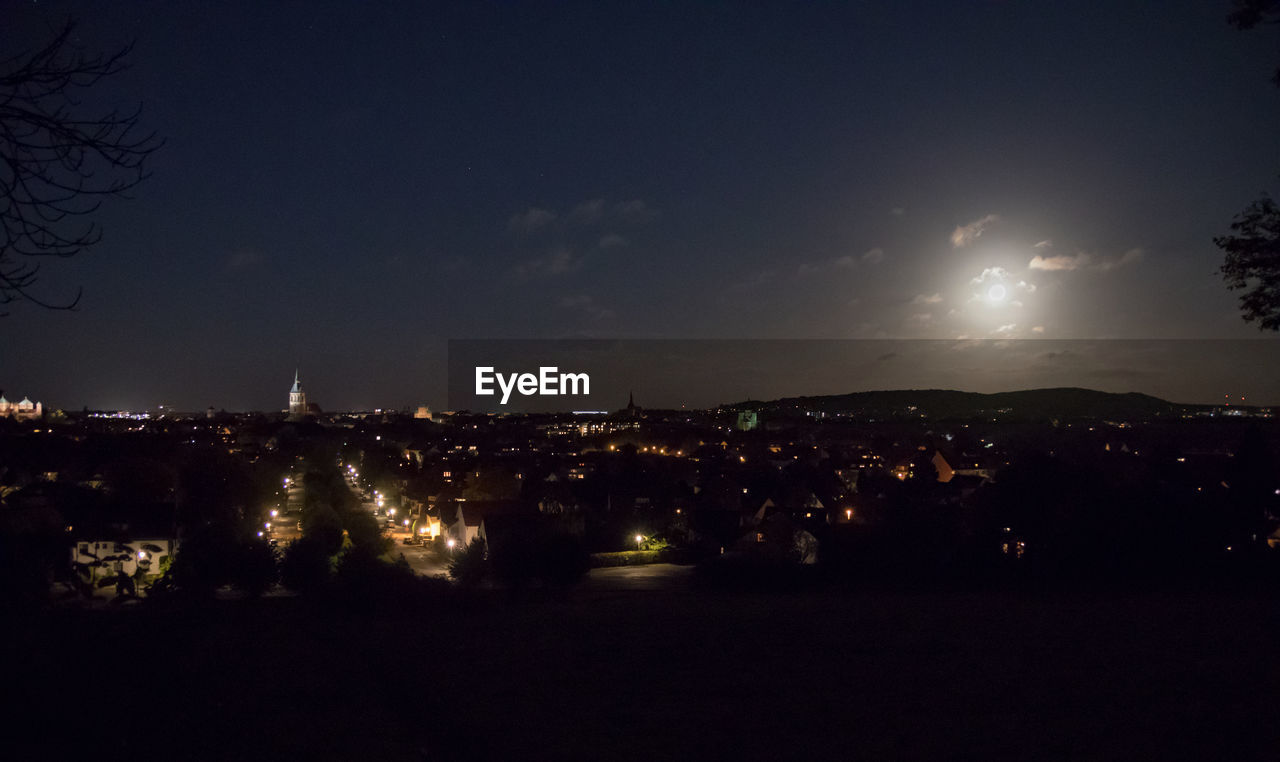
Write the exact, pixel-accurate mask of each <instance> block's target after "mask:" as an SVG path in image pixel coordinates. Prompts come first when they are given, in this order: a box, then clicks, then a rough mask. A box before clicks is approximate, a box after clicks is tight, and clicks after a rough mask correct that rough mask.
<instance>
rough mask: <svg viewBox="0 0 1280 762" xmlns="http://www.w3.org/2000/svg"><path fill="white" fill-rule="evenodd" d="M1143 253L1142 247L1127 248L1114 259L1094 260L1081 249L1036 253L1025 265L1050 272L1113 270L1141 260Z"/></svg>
mask: <svg viewBox="0 0 1280 762" xmlns="http://www.w3.org/2000/svg"><path fill="white" fill-rule="evenodd" d="M1037 245H1038V244H1037ZM1143 253H1144V252H1143V250H1142V249H1137V248H1135V249H1129V250H1128V251H1126V252H1125V253H1124V254H1122V255H1120V256H1119V257H1118V258H1116V259H1103V260H1096V259H1094V257H1093V255H1092V254H1089V253H1087V252H1083V251H1082V252H1079V253H1078V254H1076V255H1075V256H1069V255H1066V254H1055V255H1053V256H1048V257H1046V256H1043V255H1041V254H1037V255H1035V256H1034V257H1032V258H1031V262H1030V263H1029V264H1028V265H1027V266H1028V267H1029V268H1031V269H1032V270H1046V271H1050V272H1055V271H1056V272H1071V271H1073V270H1096V271H1099V272H1110V271H1111V270H1115V269H1117V268H1120V267H1124V266H1126V265H1131V264H1134V263H1136V262H1141V261H1142V257H1143Z"/></svg>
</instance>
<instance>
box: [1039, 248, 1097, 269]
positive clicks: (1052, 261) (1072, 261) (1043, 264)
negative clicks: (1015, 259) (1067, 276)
mask: <svg viewBox="0 0 1280 762" xmlns="http://www.w3.org/2000/svg"><path fill="white" fill-rule="evenodd" d="M1089 259H1090V257H1089V255H1088V254H1085V253H1083V252H1081V253H1080V254H1077V255H1075V256H1074V257H1073V256H1068V255H1066V254H1055V255H1053V256H1050V257H1045V256H1041V255H1040V254H1037V255H1035V256H1034V257H1032V258H1031V263H1030V264H1028V265H1027V267H1029V268H1031V269H1032V270H1047V271H1049V272H1055V271H1070V270H1079V269H1080V268H1082V267H1086V266H1088V264H1089Z"/></svg>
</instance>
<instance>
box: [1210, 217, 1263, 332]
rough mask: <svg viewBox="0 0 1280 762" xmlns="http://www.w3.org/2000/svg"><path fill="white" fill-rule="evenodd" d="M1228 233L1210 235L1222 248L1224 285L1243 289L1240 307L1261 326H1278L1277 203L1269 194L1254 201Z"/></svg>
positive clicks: (1249, 319) (1244, 313)
mask: <svg viewBox="0 0 1280 762" xmlns="http://www.w3.org/2000/svg"><path fill="white" fill-rule="evenodd" d="M1231 230H1232V234H1231V235H1225V236H1219V237H1217V238H1214V239H1213V242H1214V243H1215V244H1217V246H1218V248H1220V249H1222V250H1223V252H1225V255H1226V256H1225V258H1224V260H1223V263H1222V268H1221V272H1222V277H1223V279H1224V280H1226V282H1227V288H1229V289H1231V290H1233V291H1235V290H1238V289H1244V290H1245V293H1244V295H1243V296H1241V297H1240V311H1241V313H1242V316H1243V317H1244V319H1245V320H1246V321H1249V322H1257V324H1258V327H1259V328H1260V329H1262V330H1271V331H1276V330H1280V207H1277V206H1276V203H1275V201H1272V200H1271V198H1270V197H1269V196H1266V195H1264V196H1263V197H1262V198H1260V199H1258V200H1257V201H1254V202H1253V203H1252V204H1250V205H1249V208H1247V209H1245V210H1244V211H1243V212H1241V213H1240V214H1238V215H1236V219H1235V222H1233V223H1231Z"/></svg>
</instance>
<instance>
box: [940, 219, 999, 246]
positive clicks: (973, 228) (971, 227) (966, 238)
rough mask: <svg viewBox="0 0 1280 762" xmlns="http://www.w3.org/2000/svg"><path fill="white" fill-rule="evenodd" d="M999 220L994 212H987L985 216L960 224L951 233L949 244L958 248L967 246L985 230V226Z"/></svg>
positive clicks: (987, 226)
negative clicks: (966, 223)
mask: <svg viewBox="0 0 1280 762" xmlns="http://www.w3.org/2000/svg"><path fill="white" fill-rule="evenodd" d="M999 220H1000V216H999V215H996V214H988V215H987V216H986V217H981V218H979V219H976V220H974V221H973V222H970V223H969V224H968V225H961V226H960V227H958V228H956V229H955V230H954V231H952V233H951V245H952V246H954V247H955V248H957V249H959V248H961V247H964V246H968V245H969V244H971V243H973V242H974V241H976V240H978V238H979V237H980V236H981V235H982V234H983V233H984V232H985V231H986V229H987V228H989V227H991V226H992V225H993V224H995V223H996V222H998V221H999Z"/></svg>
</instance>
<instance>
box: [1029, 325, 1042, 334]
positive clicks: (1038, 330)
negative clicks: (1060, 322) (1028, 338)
mask: <svg viewBox="0 0 1280 762" xmlns="http://www.w3.org/2000/svg"><path fill="white" fill-rule="evenodd" d="M1031 332H1032V333H1044V326H1042V325H1033V326H1031Z"/></svg>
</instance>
